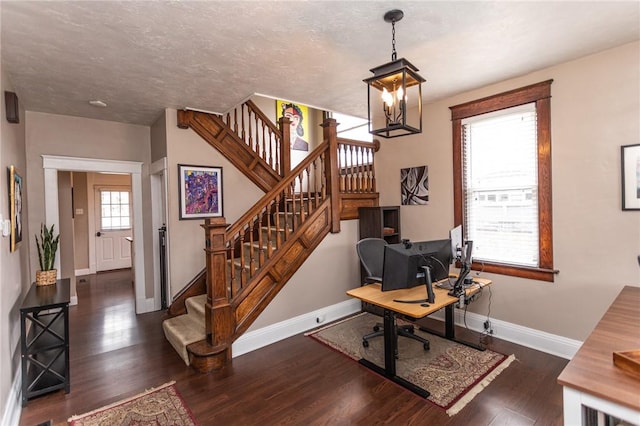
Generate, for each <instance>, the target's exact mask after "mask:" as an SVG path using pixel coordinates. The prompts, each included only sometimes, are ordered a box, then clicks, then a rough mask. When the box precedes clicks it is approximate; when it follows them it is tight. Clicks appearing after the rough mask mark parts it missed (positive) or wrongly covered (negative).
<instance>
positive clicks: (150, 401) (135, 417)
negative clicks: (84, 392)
mask: <svg viewBox="0 0 640 426" xmlns="http://www.w3.org/2000/svg"><path fill="white" fill-rule="evenodd" d="M68 421H69V424H70V425H71V426H98V425H100V426H102V425H109V426H116V425H117V426H133V425H136V426H139V425H167V426H193V425H195V426H197V425H198V422H197V421H196V419H195V417H193V413H191V410H189V407H187V405H186V404H185V402H184V400H183V399H182V396H181V395H180V393H179V392H178V390H177V389H176V387H175V382H169V383H165V384H164V385H162V386H159V387H157V388H152V389H149V390H147V391H145V392H143V393H141V394H139V395H136V396H133V397H131V398H127V399H125V400H122V401H118V402H115V403H113V404H110V405H107V406H105V407H102V408H98V409H97V410H93V411H91V412H89V413H86V414H81V415H79V416H73V417H71V418H69V420H68Z"/></svg>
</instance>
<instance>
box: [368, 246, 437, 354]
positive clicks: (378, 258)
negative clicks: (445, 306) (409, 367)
mask: <svg viewBox="0 0 640 426" xmlns="http://www.w3.org/2000/svg"><path fill="white" fill-rule="evenodd" d="M386 245H387V242H386V241H385V240H383V239H382V238H364V239H362V240H360V241H358V243H357V244H356V251H357V252H358V257H359V258H360V263H361V264H362V267H363V268H364V270H365V274H366V275H365V278H364V282H365V283H367V284H372V283H382V273H383V268H384V248H385V246H386ZM414 332H415V329H414V327H413V325H399V326H397V327H396V333H397V335H398V336H404V337H408V338H410V339H414V340H417V341H419V342H420V343H422V346H423V347H424V350H425V351H428V350H429V341H428V340H426V339H424V338H422V337H420V336H418V335H416V334H414ZM383 335H384V330H383V324H382V323H376V325H374V326H373V333H369V334H367V335H365V336H363V337H362V346H364V347H365V348H367V347H369V339H372V338H374V337H379V336H383ZM397 356H398V354H397V353H396V357H397Z"/></svg>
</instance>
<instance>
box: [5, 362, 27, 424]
mask: <svg viewBox="0 0 640 426" xmlns="http://www.w3.org/2000/svg"><path fill="white" fill-rule="evenodd" d="M21 383H22V370H21V369H20V368H18V369H17V370H16V376H15V377H14V379H13V383H12V384H11V389H9V395H8V396H7V401H6V404H5V409H4V413H3V414H2V419H1V422H0V425H1V426H15V425H17V424H20V414H22V401H21V395H22V393H21V389H20V388H21Z"/></svg>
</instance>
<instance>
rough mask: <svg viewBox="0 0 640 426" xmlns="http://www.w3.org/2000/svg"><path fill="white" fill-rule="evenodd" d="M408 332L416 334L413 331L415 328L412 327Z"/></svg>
mask: <svg viewBox="0 0 640 426" xmlns="http://www.w3.org/2000/svg"><path fill="white" fill-rule="evenodd" d="M407 332H409V333H410V334H415V332H416V331H415V330H414V329H413V327H411V328H409V329H408V330H407Z"/></svg>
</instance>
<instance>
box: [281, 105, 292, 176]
mask: <svg viewBox="0 0 640 426" xmlns="http://www.w3.org/2000/svg"><path fill="white" fill-rule="evenodd" d="M278 127H279V128H280V176H282V177H285V176H288V175H289V174H290V173H291V120H290V119H289V118H288V117H284V116H283V117H280V119H279V120H278Z"/></svg>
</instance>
